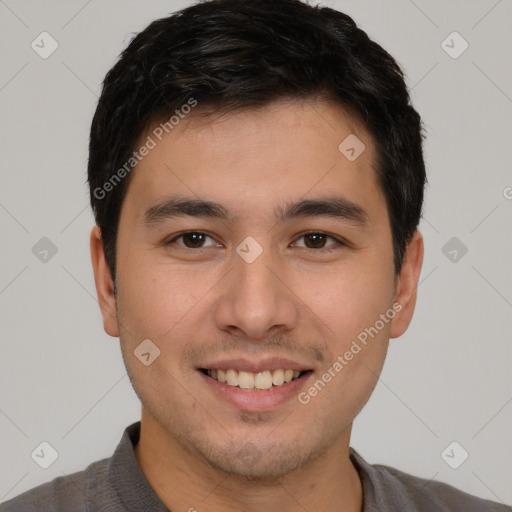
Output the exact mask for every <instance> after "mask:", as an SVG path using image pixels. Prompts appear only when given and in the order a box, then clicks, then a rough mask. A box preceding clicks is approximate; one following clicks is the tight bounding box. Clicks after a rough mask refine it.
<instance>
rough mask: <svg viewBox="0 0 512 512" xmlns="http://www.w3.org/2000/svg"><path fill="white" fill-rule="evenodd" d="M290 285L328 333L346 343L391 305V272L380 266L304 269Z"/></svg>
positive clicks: (372, 322)
mask: <svg viewBox="0 0 512 512" xmlns="http://www.w3.org/2000/svg"><path fill="white" fill-rule="evenodd" d="M293 289H294V290H297V296H298V297H300V298H301V299H302V300H304V303H305V304H306V305H307V306H308V308H310V309H311V310H312V311H313V312H314V313H315V315H316V316H317V317H318V318H319V319H320V320H321V321H322V322H323V323H324V325H325V326H328V327H329V329H330V331H328V336H332V337H333V338H335V340H339V341H338V342H337V343H340V342H341V341H342V342H343V343H346V342H347V341H348V340H349V339H352V337H355V336H357V334H358V333H359V332H360V331H362V330H364V329H365V328H366V327H370V326H372V325H373V324H374V323H375V322H376V320H377V319H378V318H379V316H380V315H381V314H383V313H385V312H386V310H387V309H388V308H389V307H391V305H392V290H393V274H392V272H389V271H388V270H387V269H386V268H385V267H384V268H383V267H382V266H381V267H380V268H378V267H376V266H374V267H371V266H368V265H365V268H355V266H354V265H351V266H350V267H349V266H347V267H342V266H340V267H339V268H337V269H336V270H334V271H330V272H329V273H325V272H324V273H320V272H319V273H317V274H316V275H315V274H312V273H306V272H304V273H302V275H301V277H300V279H297V280H296V282H295V284H294V285H293ZM329 333H330V334H329ZM335 343H336V342H335ZM343 343H342V344H341V345H340V348H342V347H343Z"/></svg>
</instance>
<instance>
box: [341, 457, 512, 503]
mask: <svg viewBox="0 0 512 512" xmlns="http://www.w3.org/2000/svg"><path fill="white" fill-rule="evenodd" d="M351 460H352V462H353V463H354V465H355V466H356V469H357V470H358V472H359V475H360V477H361V481H362V485H363V494H364V500H365V508H364V512H373V511H377V510H379V511H381V512H382V511H387V510H401V511H402V512H431V511H432V512H434V511H435V512H453V511H458V510H461V511H464V512H484V511H485V512H512V507H510V506H507V505H504V504H500V503H495V502H492V501H488V500H484V499H481V498H478V497H476V496H472V495H471V494H468V493H466V492H463V491H461V490H459V489H456V488H455V487H453V486H451V485H448V484H445V483H442V482H438V481H436V480H433V479H431V480H427V479H424V478H419V477H416V476H413V475H410V474H408V473H404V472H403V471H400V470H398V469H395V468H392V467H389V466H384V465H380V464H375V465H373V464H369V463H367V462H366V461H365V460H364V459H363V458H362V457H361V456H360V455H359V454H358V453H357V452H356V451H355V450H354V449H352V448H351Z"/></svg>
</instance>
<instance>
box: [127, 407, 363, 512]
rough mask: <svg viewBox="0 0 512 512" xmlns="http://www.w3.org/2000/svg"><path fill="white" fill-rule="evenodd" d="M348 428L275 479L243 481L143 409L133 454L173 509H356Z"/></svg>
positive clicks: (358, 493)
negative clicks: (213, 463) (180, 439)
mask: <svg viewBox="0 0 512 512" xmlns="http://www.w3.org/2000/svg"><path fill="white" fill-rule="evenodd" d="M349 441H350V428H348V431H347V432H344V433H343V435H341V436H340V438H339V439H338V442H337V444H336V445H335V446H331V447H330V448H329V450H328V451H327V452H326V453H324V454H323V455H321V456H319V457H318V458H317V459H316V460H315V461H313V462H311V463H309V464H308V465H307V467H303V468H301V469H300V470H296V471H294V472H293V473H291V474H288V475H286V476H284V477H282V478H280V479H278V480H274V481H268V480H266V481H263V480H247V479H244V478H241V477H238V476H236V475H232V474H226V473H223V472H220V471H218V470H217V469H215V468H213V467H212V466H211V465H209V464H208V463H206V461H204V460H202V459H200V458H199V457H198V456H197V455H194V454H192V453H190V452H189V451H187V450H185V449H184V448H183V447H182V446H181V445H180V444H179V443H178V442H177V441H176V440H175V439H174V438H172V437H171V436H169V434H168V433H166V432H165V431H164V430H163V429H162V428H161V427H160V425H159V424H158V423H157V422H156V421H155V420H154V419H153V418H152V417H151V416H150V415H149V414H148V413H147V412H146V411H145V409H144V408H143V410H142V421H141V432H140V439H139V442H138V444H137V445H136V446H135V456H136V458H137V461H138V463H139V466H140V468H141V470H142V472H143V474H144V476H145V477H146V479H147V480H148V482H149V484H150V485H151V487H152V488H153V490H154V491H155V493H156V494H157V495H158V497H159V498H160V500H161V501H162V503H163V504H164V505H165V506H166V507H167V508H168V509H169V510H172V511H175V510H186V511H190V512H194V511H197V512H199V511H201V510H209V511H210V512H217V511H218V512H220V511H222V512H232V511H233V512H234V511H239V510H244V511H247V512H253V511H254V512H256V511H258V512H267V511H269V512H270V511H275V510H280V511H281V512H291V511H293V512H296V511H297V510H301V509H302V510H322V511H325V512H361V510H362V485H361V481H360V479H359V475H358V473H357V471H356V469H355V468H354V466H353V464H352V462H351V461H350V458H349Z"/></svg>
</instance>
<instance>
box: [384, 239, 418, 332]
mask: <svg viewBox="0 0 512 512" xmlns="http://www.w3.org/2000/svg"><path fill="white" fill-rule="evenodd" d="M422 264H423V236H422V235H421V233H420V232H419V231H415V232H414V235H413V237H412V239H411V241H410V242H409V244H408V245H407V250H406V253H405V257H404V262H403V264H402V268H401V270H400V273H399V275H398V276H397V283H396V296H395V302H394V309H395V311H397V313H396V315H395V317H394V318H393V320H392V321H391V331H390V337H391V338H398V337H399V336H401V335H402V334H403V333H404V332H405V331H406V330H407V328H408V327H409V324H410V323H411V320H412V316H413V313H414V308H415V306H416V294H417V290H418V280H419V278H420V273H421V266H422ZM399 308H401V309H399Z"/></svg>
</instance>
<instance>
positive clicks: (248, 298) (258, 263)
mask: <svg viewBox="0 0 512 512" xmlns="http://www.w3.org/2000/svg"><path fill="white" fill-rule="evenodd" d="M233 259H234V266H233V267H232V269H231V272H229V274H228V275H227V276H226V279H225V280H223V283H222V285H221V286H222V287H221V290H220V294H219V296H218V300H217V304H216V308H215V321H216V323H217V327H218V328H219V329H221V330H224V331H229V332H230V334H233V335H237V334H238V335H242V334H243V335H244V337H247V338H249V339H251V340H263V339H265V338H267V337H268V336H269V335H270V334H275V332H280V331H285V332H286V331H289V330H291V329H293V328H294V327H295V326H296V325H297V321H298V318H299V309H298V305H297V302H298V299H297V297H296V296H295V295H294V293H293V291H292V289H291V287H290V283H287V279H286V269H285V268H284V267H283V265H282V264H280V263H279V262H278V261H277V257H276V258H273V257H272V255H271V254H270V251H263V253H262V254H261V255H260V256H259V257H258V258H257V259H256V260H255V261H253V262H251V263H248V262H247V261H245V260H244V259H243V258H241V257H239V256H238V254H236V253H235V254H234V256H233ZM274 331H275V332H274Z"/></svg>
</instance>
